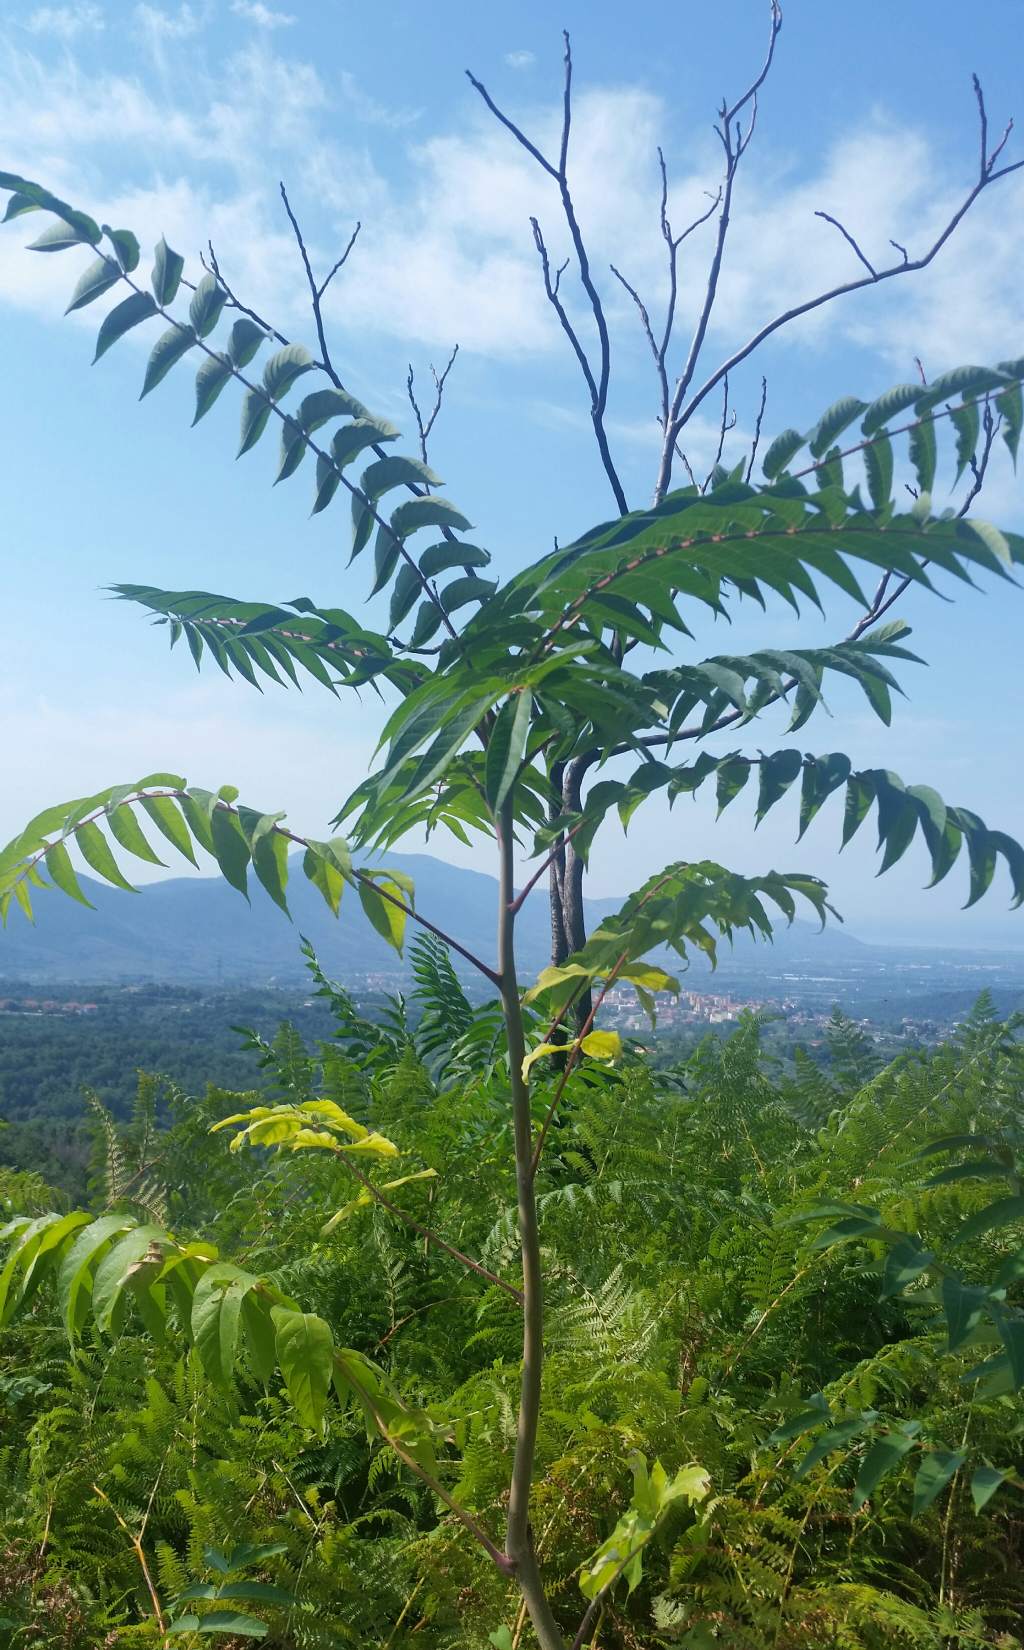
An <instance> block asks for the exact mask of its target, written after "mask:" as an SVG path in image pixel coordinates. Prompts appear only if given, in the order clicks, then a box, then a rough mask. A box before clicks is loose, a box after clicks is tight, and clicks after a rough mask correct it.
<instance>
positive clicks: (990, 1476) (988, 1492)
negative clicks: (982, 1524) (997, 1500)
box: [971, 1466, 1008, 1513]
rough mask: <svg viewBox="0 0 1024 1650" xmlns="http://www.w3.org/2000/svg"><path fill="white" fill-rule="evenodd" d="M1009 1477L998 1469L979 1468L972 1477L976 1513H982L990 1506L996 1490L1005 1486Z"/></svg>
mask: <svg viewBox="0 0 1024 1650" xmlns="http://www.w3.org/2000/svg"><path fill="white" fill-rule="evenodd" d="M1007 1476H1008V1475H1007V1474H1006V1473H1005V1472H1000V1471H999V1469H998V1468H997V1467H989V1466H984V1467H978V1469H977V1470H976V1471H975V1472H974V1473H973V1474H972V1475H971V1499H972V1500H973V1502H974V1510H975V1512H976V1513H980V1512H982V1511H983V1509H984V1508H985V1507H987V1506H988V1504H989V1502H990V1501H991V1499H992V1497H993V1496H994V1495H995V1493H996V1490H998V1489H1001V1488H1002V1486H1003V1484H1005V1482H1006V1479H1007Z"/></svg>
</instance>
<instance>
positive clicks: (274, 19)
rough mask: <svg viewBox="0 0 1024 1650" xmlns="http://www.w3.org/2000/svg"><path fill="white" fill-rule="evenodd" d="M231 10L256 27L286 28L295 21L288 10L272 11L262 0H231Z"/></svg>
mask: <svg viewBox="0 0 1024 1650" xmlns="http://www.w3.org/2000/svg"><path fill="white" fill-rule="evenodd" d="M231 10H232V12H233V13H234V15H235V16H236V17H242V18H244V19H245V21H246V22H247V23H252V24H253V26H254V27H255V28H257V29H287V28H290V27H291V25H292V24H293V23H294V22H295V21H296V19H295V18H294V17H293V16H292V15H291V13H290V12H286V11H272V10H271V8H270V7H269V6H265V5H264V4H263V0H231Z"/></svg>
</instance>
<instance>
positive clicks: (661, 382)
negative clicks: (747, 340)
mask: <svg viewBox="0 0 1024 1650" xmlns="http://www.w3.org/2000/svg"><path fill="white" fill-rule="evenodd" d="M658 168H659V171H660V173H661V203H660V209H659V219H658V221H659V225H660V228H661V236H662V240H663V241H664V242H665V245H666V247H667V248H668V302H667V304H666V306H665V324H664V327H663V328H662V332H661V338H660V340H659V339H656V338H655V336H654V329H653V327H652V325H651V319H650V315H649V313H648V310H647V306H646V304H645V303H644V302H643V299H642V298H641V297H640V294H639V293H638V292H637V290H636V288H635V287H634V286H632V285H631V284H630V282H629V281H627V279H626V277H625V275H623V274H622V272H621V270H619V269H617V268H616V267H615V265H614V264H611V265H610V268H611V272H612V274H613V275H614V276H615V278H616V280H617V281H620V282H621V283H622V285H623V286H624V287H625V289H626V291H627V292H628V293H629V296H630V297H631V298H632V300H633V302H634V303H635V305H636V307H637V309H638V311H639V313H640V324H641V326H642V327H643V329H644V336H645V337H646V339H647V342H648V344H649V345H650V349H651V354H652V355H653V357H654V367H655V371H656V372H657V375H658V387H659V390H660V392H661V424H662V428H663V429H664V427H665V424H666V422H667V420H668V410H669V387H668V368H667V366H666V360H667V357H668V350H669V345H670V344H671V342H672V329H673V327H674V325H675V318H676V302H677V299H678V296H679V256H678V254H679V248H680V247H681V246H682V244H683V242H684V241H685V240H687V239H688V238H689V236H690V235H692V234H693V232H694V230H695V229H699V228H700V227H701V225H702V224H705V223H707V221H708V219H709V218H710V217H711V216H712V214H713V213H714V212H715V211H716V209H717V207H718V205H719V203H720V201H721V199H722V190H721V188H719V190H718V193H717V194H715V195H713V196H712V197H711V205H710V206H709V207H708V208H707V211H705V212H702V213H700V214H699V215H698V216H697V217H696V218H694V220H693V222H692V223H689V224H687V226H686V228H685V229H684V230H683V231H682V233H681V234H679V235H675V234H673V231H672V224H671V222H670V220H669V215H668V169H667V167H666V165H665V154H664V151H663V150H662V148H661V147H660V146H659V148H658Z"/></svg>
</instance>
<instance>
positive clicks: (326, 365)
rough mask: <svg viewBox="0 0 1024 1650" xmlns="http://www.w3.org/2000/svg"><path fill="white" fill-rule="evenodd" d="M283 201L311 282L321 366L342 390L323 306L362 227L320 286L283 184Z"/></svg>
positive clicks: (342, 386) (311, 296) (310, 291)
mask: <svg viewBox="0 0 1024 1650" xmlns="http://www.w3.org/2000/svg"><path fill="white" fill-rule="evenodd" d="M281 199H282V200H283V201H284V209H285V211H286V212H287V214H288V222H289V223H290V224H291V226H292V232H293V234H294V236H295V241H296V244H297V246H298V248H299V253H300V255H301V258H302V265H303V268H304V269H305V271H306V280H307V281H308V282H309V294H310V298H311V300H312V305H313V320H314V322H315V324H316V335H317V339H318V340H319V343H320V356H321V364H322V366H323V369H324V371H325V372H326V374H327V376H328V378H329V379H330V380H331V382H332V384H334V386H335V388H336V389H339V390H341V389H344V387H345V386H344V384H343V383H342V381H341V379H340V378H339V377H338V374H337V373H336V372H335V370H334V363H333V362H332V360H331V352H330V350H329V349H328V347H327V334H326V331H325V330H324V317H323V310H322V307H321V306H322V301H323V296H324V293H325V292H326V291H327V288H328V287H329V286H330V284H331V282H332V280H333V279H334V277H335V275H336V274H337V273H338V270H339V269H341V267H342V265H343V264H344V263H345V261H346V259H347V258H348V255H349V253H350V252H351V251H352V248H353V247H354V246H355V244H356V236H357V235H358V234H359V230H360V227H361V226H360V225H359V224H358V223H357V224H356V226H355V229H354V230H353V231H352V234H351V236H350V238H349V243H348V245H347V246H346V248H345V250H344V252H343V253H342V255H341V257H340V258H339V259H338V261H337V263H336V264H335V265H334V268H333V269H332V270H331V272H330V274H329V275H328V276H327V278H326V280H325V281H324V282H323V284H322V285H320V286H318V285H317V280H316V276H315V275H314V274H313V265H312V264H311V263H310V260H309V253H308V251H307V250H306V243H305V240H304V239H303V235H302V230H301V229H300V228H299V220H298V218H297V217H296V216H295V213H294V212H293V211H292V203H291V201H290V200H289V199H288V191H287V189H286V188H285V186H284V184H283V183H282V184H281Z"/></svg>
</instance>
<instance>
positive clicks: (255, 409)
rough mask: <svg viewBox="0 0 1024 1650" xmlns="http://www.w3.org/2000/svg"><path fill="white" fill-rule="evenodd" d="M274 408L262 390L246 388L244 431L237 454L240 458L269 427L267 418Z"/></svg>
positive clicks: (243, 415)
mask: <svg viewBox="0 0 1024 1650" xmlns="http://www.w3.org/2000/svg"><path fill="white" fill-rule="evenodd" d="M273 410H274V409H273V405H272V403H271V402H270V401H268V400H267V397H266V396H265V395H264V394H263V393H262V391H260V390H246V392H245V400H244V401H243V402H242V433H241V440H240V442H239V446H238V453H237V455H236V456H237V457H238V458H241V456H242V454H243V453H247V452H249V451H250V450H251V449H252V448H253V447H255V445H256V443H257V441H258V440H259V438H260V436H261V435H262V434H263V432H264V430H265V429H266V427H267V420H268V418H269V417H270V415H271V413H272V412H273Z"/></svg>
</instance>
